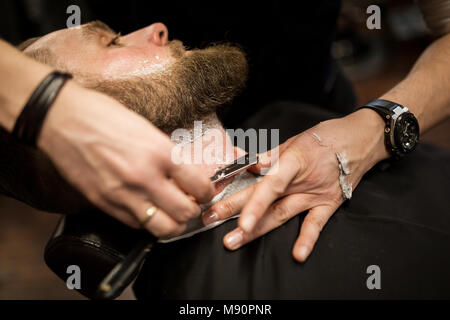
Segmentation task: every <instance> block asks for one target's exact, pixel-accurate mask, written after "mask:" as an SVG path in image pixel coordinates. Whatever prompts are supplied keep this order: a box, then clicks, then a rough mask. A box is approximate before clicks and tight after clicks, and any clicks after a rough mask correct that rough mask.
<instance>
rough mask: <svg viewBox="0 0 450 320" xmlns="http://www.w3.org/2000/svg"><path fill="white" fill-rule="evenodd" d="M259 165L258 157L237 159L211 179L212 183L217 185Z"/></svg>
mask: <svg viewBox="0 0 450 320" xmlns="http://www.w3.org/2000/svg"><path fill="white" fill-rule="evenodd" d="M255 164H258V155H256V154H255V155H250V154H247V155H245V156H243V157H240V158H238V159H236V161H234V162H233V163H231V164H229V165H226V166H224V167H222V168H220V169H219V170H217V172H216V173H215V174H214V175H213V176H212V177H211V178H210V179H211V181H212V183H217V182H220V181H222V180H225V179H227V178H230V177H232V176H234V175H236V174H238V173H240V172H242V171H244V170H246V169H247V168H249V167H251V166H254V165H255Z"/></svg>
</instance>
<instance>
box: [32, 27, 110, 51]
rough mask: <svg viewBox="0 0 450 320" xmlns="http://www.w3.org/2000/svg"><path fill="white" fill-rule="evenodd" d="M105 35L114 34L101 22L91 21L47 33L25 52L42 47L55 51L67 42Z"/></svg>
mask: <svg viewBox="0 0 450 320" xmlns="http://www.w3.org/2000/svg"><path fill="white" fill-rule="evenodd" d="M106 34H115V32H114V30H112V29H111V28H110V27H109V26H108V25H106V24H105V23H103V22H101V21H93V22H89V23H86V24H84V25H81V26H78V27H73V28H67V29H61V30H57V31H54V32H52V33H49V34H47V35H45V36H43V37H41V38H40V39H39V40H38V41H36V42H35V43H33V44H32V45H31V46H29V47H28V48H27V49H26V50H25V52H26V51H29V50H36V49H41V48H43V47H45V48H49V47H50V48H52V49H55V50H56V49H57V48H58V47H60V46H65V45H67V43H69V42H73V41H84V40H88V39H91V38H94V37H96V36H99V35H106Z"/></svg>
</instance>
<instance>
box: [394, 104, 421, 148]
mask: <svg viewBox="0 0 450 320" xmlns="http://www.w3.org/2000/svg"><path fill="white" fill-rule="evenodd" d="M394 139H395V145H396V147H397V149H398V150H399V151H401V152H403V153H408V152H411V151H413V150H414V148H415V147H416V145H417V142H418V141H419V123H418V122H417V119H416V117H414V115H413V114H412V113H410V112H406V113H404V114H402V115H401V116H400V117H398V119H397V121H396V122H395V131H394Z"/></svg>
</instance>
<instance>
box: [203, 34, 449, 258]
mask: <svg viewBox="0 0 450 320" xmlns="http://www.w3.org/2000/svg"><path fill="white" fill-rule="evenodd" d="M380 98H381V99H387V100H391V101H394V102H397V103H399V104H402V105H404V106H407V107H408V108H409V109H410V110H411V112H412V113H414V115H415V116H416V117H417V119H418V121H419V124H420V128H421V132H425V131H427V130H428V129H430V128H431V127H433V126H434V125H436V124H437V123H439V122H440V121H442V120H444V119H446V118H447V117H448V116H449V115H450V34H447V35H445V36H443V37H441V38H440V39H438V40H436V41H435V42H434V43H432V44H431V45H430V46H429V47H428V48H427V49H426V50H425V52H424V53H423V54H422V55H421V57H420V58H419V59H418V61H417V62H416V64H415V65H414V67H413V69H412V70H411V72H410V73H409V74H408V76H407V77H406V78H405V79H404V80H403V81H401V82H400V83H399V84H398V85H397V86H395V87H394V88H393V89H392V90H390V91H389V92H387V93H386V94H384V95H383V96H382V97H380ZM384 126H385V124H384V121H383V120H382V119H381V117H380V116H379V115H378V114H376V113H375V112H374V111H372V110H369V109H361V110H359V111H356V112H354V113H352V114H350V115H348V116H346V117H344V118H341V119H334V120H329V121H326V122H323V123H320V124H319V125H317V126H315V127H313V128H311V129H309V130H307V131H305V132H303V133H301V134H299V135H298V136H295V137H293V138H291V139H290V140H288V141H287V142H286V143H284V144H283V145H281V146H280V147H279V153H280V158H279V160H278V165H279V166H278V170H277V171H274V170H275V169H274V170H271V171H269V175H267V176H265V177H264V179H263V181H262V182H261V183H259V184H257V185H254V186H252V187H250V188H248V189H246V190H243V191H241V192H240V193H237V194H235V195H233V196H232V197H230V198H228V199H225V200H223V201H221V202H219V203H217V204H216V205H214V206H213V207H212V208H210V209H209V210H208V211H207V212H206V213H205V216H204V217H205V218H204V221H208V222H209V223H211V221H213V220H214V219H211V217H215V219H224V218H227V217H229V216H231V215H234V214H236V213H237V212H239V211H241V217H240V218H239V222H238V228H237V229H235V230H233V231H232V232H230V233H229V234H228V235H226V236H225V238H224V244H225V246H226V247H227V248H228V249H230V250H235V249H238V248H240V247H241V246H243V245H245V244H246V243H248V242H250V241H252V240H253V239H255V238H258V237H260V236H262V235H264V234H266V233H267V232H270V231H271V230H273V229H275V228H277V227H279V226H280V225H282V224H283V223H285V222H286V221H288V220H289V219H291V218H292V217H294V216H296V215H297V214H299V213H300V212H303V211H309V213H308V214H307V215H306V217H305V220H304V222H303V224H302V226H301V230H300V235H299V237H298V239H297V241H296V243H295V245H294V248H293V251H292V254H293V256H294V258H295V259H296V260H297V261H300V262H303V261H305V260H306V259H307V257H308V256H309V255H310V253H311V251H312V249H313V247H314V244H315V243H316V241H317V239H318V237H319V234H320V232H321V230H322V228H323V227H324V226H325V224H326V222H327V221H328V219H329V218H330V217H331V216H332V215H333V213H334V212H335V211H336V210H337V208H338V207H339V206H340V205H341V204H342V203H343V201H344V199H343V196H342V190H341V187H340V184H339V178H340V173H339V168H338V162H337V160H336V155H337V154H338V153H339V154H341V155H342V154H345V157H346V159H347V160H348V167H349V170H350V174H349V175H348V176H346V177H345V179H346V181H347V183H348V184H351V185H352V186H353V189H355V188H356V186H357V185H358V183H359V182H360V180H361V178H362V177H363V175H364V174H365V173H366V172H367V171H369V170H370V169H371V168H372V167H373V166H374V165H375V164H376V163H378V162H379V161H381V160H383V159H386V158H388V157H389V156H390V155H389V153H388V152H387V150H386V148H385V145H384V138H383V130H384ZM317 137H320V141H318V140H317ZM265 156H266V157H268V156H269V154H267V155H262V157H265ZM268 158H269V157H268ZM259 169H261V168H260V167H256V168H255V170H256V171H258V170H259ZM271 173H272V174H271ZM206 217H208V218H207V219H206Z"/></svg>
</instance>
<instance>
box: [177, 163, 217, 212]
mask: <svg viewBox="0 0 450 320" xmlns="http://www.w3.org/2000/svg"><path fill="white" fill-rule="evenodd" d="M169 175H170V176H171V177H172V178H173V179H174V180H175V181H176V183H177V184H178V185H179V186H180V188H181V189H182V190H183V191H184V192H185V193H188V194H190V195H192V196H194V198H195V199H197V200H198V201H199V202H200V203H207V202H209V201H211V199H212V198H213V197H214V186H213V184H212V182H211V180H210V179H209V177H207V176H206V174H205V173H204V172H203V171H201V170H200V168H199V167H196V166H194V165H187V164H179V165H176V164H173V165H172V166H171V167H170V172H169Z"/></svg>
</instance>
